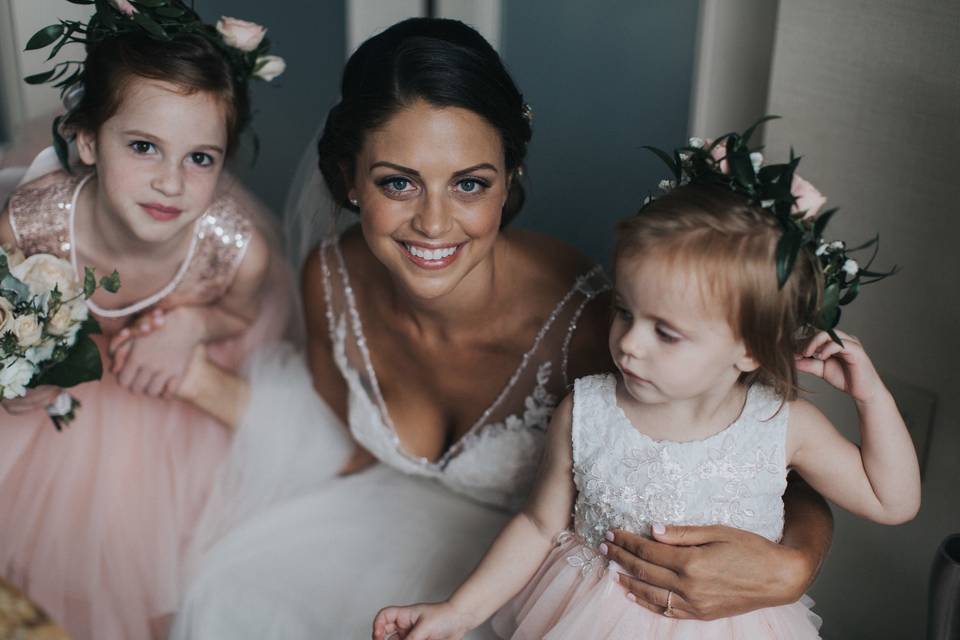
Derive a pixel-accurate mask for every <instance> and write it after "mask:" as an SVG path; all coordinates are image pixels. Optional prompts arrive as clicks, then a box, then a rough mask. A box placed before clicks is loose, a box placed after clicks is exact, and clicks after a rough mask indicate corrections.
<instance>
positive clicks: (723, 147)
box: [704, 138, 730, 174]
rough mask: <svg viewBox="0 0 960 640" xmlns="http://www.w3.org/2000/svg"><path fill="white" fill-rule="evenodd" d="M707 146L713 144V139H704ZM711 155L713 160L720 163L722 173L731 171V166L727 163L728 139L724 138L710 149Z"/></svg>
mask: <svg viewBox="0 0 960 640" xmlns="http://www.w3.org/2000/svg"><path fill="white" fill-rule="evenodd" d="M704 143H705V144H706V146H708V147H709V146H710V145H711V144H713V140H711V139H710V138H707V139H706V140H704ZM710 157H711V158H713V161H714V162H716V163H717V164H718V166H719V167H720V173H723V174H727V173H730V166H729V165H728V164H727V141H726V140H724V141H723V142H721V143H720V144H718V145H717V146H715V147H713V148H712V149H710Z"/></svg>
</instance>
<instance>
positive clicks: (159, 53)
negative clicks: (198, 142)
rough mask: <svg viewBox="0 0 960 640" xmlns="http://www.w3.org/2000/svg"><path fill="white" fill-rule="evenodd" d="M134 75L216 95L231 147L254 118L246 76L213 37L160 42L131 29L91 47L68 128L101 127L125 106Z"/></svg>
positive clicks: (186, 36)
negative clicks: (126, 90)
mask: <svg viewBox="0 0 960 640" xmlns="http://www.w3.org/2000/svg"><path fill="white" fill-rule="evenodd" d="M133 77H140V78H147V79H150V80H159V81H163V82H169V83H171V84H174V85H176V86H178V87H180V88H181V89H182V91H183V92H184V93H185V94H188V95H189V94H193V93H196V92H198V91H202V92H206V93H211V94H213V95H215V96H216V97H217V98H218V99H219V100H220V101H221V102H222V104H223V107H224V112H225V114H226V127H227V152H228V153H229V152H231V151H232V150H233V149H234V148H235V144H234V143H235V142H236V140H237V137H238V136H239V135H240V132H241V131H243V129H244V127H246V126H247V124H248V123H249V121H250V98H249V95H248V91H247V85H246V82H245V81H243V80H241V79H240V78H239V77H238V76H237V74H236V72H235V71H234V69H233V68H232V67H231V65H230V63H229V62H228V61H227V59H226V58H225V57H224V55H223V53H221V52H220V50H219V49H217V47H216V46H215V45H214V44H213V43H211V42H210V40H208V39H207V38H204V37H202V36H198V35H192V34H184V35H178V36H177V37H175V38H174V39H172V40H169V41H163V42H161V41H159V40H154V39H153V38H148V37H146V36H144V35H143V34H136V33H130V34H124V35H119V36H116V37H110V38H106V39H104V40H102V41H100V42H97V43H96V44H94V45H92V46H89V47H88V48H87V59H86V62H85V64H84V69H83V74H82V76H81V81H82V83H83V94H82V97H81V98H80V101H79V103H78V104H77V105H76V106H75V107H74V108H73V109H71V110H70V112H69V113H68V114H67V116H66V118H65V120H64V122H63V126H64V128H65V129H68V130H74V131H76V130H84V131H91V132H92V131H97V130H98V129H99V128H100V126H101V125H103V123H104V122H106V121H107V120H108V119H109V118H110V117H111V116H112V115H113V114H115V113H116V112H117V109H119V108H120V104H121V102H122V101H123V97H124V91H125V89H126V88H127V86H128V85H129V83H130V79H131V78H133Z"/></svg>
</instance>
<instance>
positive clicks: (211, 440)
mask: <svg viewBox="0 0 960 640" xmlns="http://www.w3.org/2000/svg"><path fill="white" fill-rule="evenodd" d="M103 343H104V341H103V340H99V341H98V344H100V346H101V350H102V347H103ZM220 351H221V352H223V353H226V352H227V351H230V350H229V349H228V350H226V351H224V350H222V349H221V350H220ZM233 355H236V354H235V353H234V354H233ZM224 359H226V360H230V359H231V358H230V357H229V354H228V355H227V356H226V357H225V358H221V359H220V360H221V361H223V360H224ZM105 362H106V360H105ZM71 394H72V395H73V396H74V397H75V398H77V399H78V400H80V402H81V404H82V406H81V408H80V409H79V411H78V412H77V417H76V420H74V421H73V422H72V423H71V424H70V425H69V427H67V428H65V429H64V430H63V431H62V432H60V433H58V432H57V431H56V430H55V429H54V427H53V425H52V424H51V422H50V420H49V418H48V417H47V416H46V414H44V413H40V412H37V413H33V414H30V415H27V416H10V415H9V414H7V413H5V412H2V411H0V571H2V572H3V574H4V575H5V576H6V577H7V578H8V579H10V580H12V581H14V582H15V583H16V584H17V585H18V586H20V587H21V588H22V589H24V591H26V592H27V594H28V595H29V596H30V597H31V598H32V599H33V600H35V601H36V602H38V603H39V604H40V605H42V606H43V607H44V608H45V609H46V610H47V612H48V613H50V615H51V616H52V617H53V618H54V619H55V620H56V621H57V622H59V623H60V624H61V625H62V626H63V627H64V628H65V629H66V630H67V631H68V632H69V633H70V635H71V637H72V638H74V639H75V640H86V639H93V638H96V639H97V640H115V639H116V640H139V639H141V638H144V639H145V638H151V637H156V636H157V635H158V633H160V632H158V630H160V629H163V625H164V617H165V616H167V615H168V614H170V613H172V612H173V611H174V609H175V607H176V605H177V602H178V600H179V597H180V588H181V584H180V583H181V580H182V575H181V573H182V570H183V558H184V552H185V550H186V547H187V543H188V541H189V538H190V533H191V531H192V528H193V526H194V524H195V522H196V520H197V518H198V516H199V514H200V512H201V510H202V509H203V507H204V504H205V501H206V499H207V495H208V493H209V491H210V488H211V486H212V484H213V480H214V476H215V473H216V471H217V468H218V466H219V465H220V463H221V461H222V460H223V459H224V458H225V456H226V453H227V450H228V445H229V433H228V431H227V430H226V428H225V427H223V426H222V425H220V424H219V423H217V422H216V421H215V420H213V419H212V418H209V417H208V416H206V414H203V413H201V412H200V411H198V410H196V409H194V408H193V407H191V406H189V405H187V404H184V403H183V402H180V401H178V400H162V399H156V398H150V397H147V396H143V395H134V394H132V393H130V392H129V391H127V390H125V389H123V388H121V387H120V386H118V384H117V382H116V378H115V377H114V376H113V375H112V374H110V373H108V372H105V373H104V377H103V379H102V380H100V381H98V382H91V383H87V384H83V385H80V386H77V387H75V388H73V389H71Z"/></svg>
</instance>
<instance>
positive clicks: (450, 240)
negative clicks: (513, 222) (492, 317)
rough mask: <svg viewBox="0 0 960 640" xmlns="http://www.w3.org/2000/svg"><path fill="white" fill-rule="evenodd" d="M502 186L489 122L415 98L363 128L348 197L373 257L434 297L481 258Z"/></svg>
mask: <svg viewBox="0 0 960 640" xmlns="http://www.w3.org/2000/svg"><path fill="white" fill-rule="evenodd" d="M508 189H509V176H508V175H507V171H506V167H505V165H504V153H503V145H502V142H501V140H500V135H499V133H498V132H497V130H496V129H494V128H493V127H492V126H491V125H490V124H489V123H488V122H487V121H486V120H485V119H483V118H482V117H481V116H479V115H477V114H476V113H474V112H472V111H469V110H466V109H461V108H458V107H435V106H432V105H430V104H428V103H426V102H424V101H417V102H416V103H414V104H413V105H412V106H411V107H409V108H406V109H403V110H402V111H400V112H398V113H397V114H395V115H394V116H393V117H392V118H390V120H388V121H387V123H386V124H385V125H384V126H383V127H382V128H380V129H377V130H375V131H371V132H370V133H368V134H367V137H366V140H365V141H364V145H363V148H362V149H361V151H360V154H359V155H358V157H357V162H356V166H355V174H354V184H353V188H352V189H351V191H350V194H349V195H350V197H351V198H353V199H356V200H357V203H358V205H359V207H360V220H361V226H362V228H363V235H364V237H365V238H366V241H367V244H368V245H369V246H370V250H371V251H372V252H373V253H374V255H376V256H377V258H378V259H379V260H380V261H381V262H382V263H383V264H384V265H385V266H386V267H387V268H388V269H389V270H390V272H391V273H392V274H393V276H394V278H395V279H396V280H397V283H398V284H399V285H400V286H402V287H403V288H404V289H405V290H406V291H407V293H409V294H410V295H413V296H415V297H418V298H423V299H434V298H438V297H440V296H443V295H444V294H446V293H449V292H450V291H452V290H453V289H455V288H456V287H457V286H458V285H460V284H461V283H462V282H464V281H465V280H467V279H469V278H468V276H469V275H470V274H471V273H479V270H478V269H477V268H478V266H482V265H484V264H489V260H490V257H491V255H492V251H493V245H494V243H495V242H496V239H497V234H498V232H499V228H500V216H501V214H502V211H503V205H504V203H505V202H506V199H507V192H508Z"/></svg>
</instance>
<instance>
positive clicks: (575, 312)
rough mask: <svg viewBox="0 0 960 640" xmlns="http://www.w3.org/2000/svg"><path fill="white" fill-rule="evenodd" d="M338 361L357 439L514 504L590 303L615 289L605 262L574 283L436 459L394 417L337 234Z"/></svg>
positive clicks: (330, 303)
mask: <svg viewBox="0 0 960 640" xmlns="http://www.w3.org/2000/svg"><path fill="white" fill-rule="evenodd" d="M320 252H321V264H322V266H323V276H324V278H323V279H324V293H325V296H326V309H327V321H328V326H329V327H330V339H331V342H332V345H333V354H334V359H335V360H336V363H337V366H338V368H339V370H340V372H341V373H342V375H343V377H344V379H345V380H346V381H347V385H348V395H349V398H348V400H349V402H348V404H349V415H348V419H349V426H350V431H351V433H352V434H353V437H354V438H355V439H356V440H357V441H358V442H360V443H361V444H362V445H363V446H364V447H365V448H367V449H368V450H369V451H370V452H371V453H373V454H374V455H375V456H376V457H377V458H378V459H379V460H380V461H381V462H383V463H386V464H389V465H391V466H393V467H395V468H397V469H399V470H400V471H403V472H405V473H410V474H414V475H421V476H427V477H431V478H435V479H437V480H438V481H440V482H441V483H443V484H444V485H446V486H447V487H449V488H451V489H453V490H455V491H458V492H460V493H463V494H466V495H468V496H470V497H472V498H474V499H476V500H480V501H482V502H486V503H489V504H493V505H496V506H500V507H506V508H510V509H516V508H518V507H519V506H520V505H522V503H523V501H524V499H525V498H526V495H527V493H528V491H529V489H530V487H531V485H532V484H533V479H534V475H535V473H536V470H537V466H538V463H539V459H540V454H541V451H542V448H543V440H544V432H545V430H546V427H547V423H548V421H549V419H550V415H551V414H552V413H553V409H554V408H555V407H556V405H557V403H558V402H559V400H560V399H561V397H562V395H563V394H564V393H565V390H566V388H567V387H568V384H569V383H568V381H567V371H566V369H567V353H568V350H569V346H570V341H571V338H572V336H573V332H574V330H575V329H576V325H577V321H578V319H579V318H580V315H581V313H582V312H583V309H584V307H585V306H586V304H587V302H589V301H590V300H591V299H593V298H594V297H595V296H596V295H597V294H599V293H601V292H602V291H605V290H607V289H608V288H609V282H608V280H607V278H606V276H605V275H604V273H603V271H602V269H601V268H600V267H596V268H594V269H592V270H590V271H589V272H588V273H585V274H583V275H582V276H580V277H579V278H577V279H576V281H575V282H573V283H572V285H571V287H570V289H569V291H568V292H567V294H566V295H565V296H564V297H563V298H562V299H561V300H559V301H558V303H557V305H556V307H555V308H554V309H553V312H552V313H551V314H550V315H549V317H548V318H547V320H546V321H545V323H544V324H543V326H542V327H541V329H540V331H539V333H538V334H537V337H536V338H535V340H534V342H533V344H532V345H531V346H530V349H529V350H528V351H527V352H526V353H525V354H524V355H523V356H522V358H521V359H520V362H519V363H518V366H517V369H516V371H515V372H514V374H513V375H512V376H511V378H510V380H509V381H508V382H507V383H506V385H505V387H504V388H503V389H502V391H501V392H500V393H499V394H498V396H497V397H496V398H492V399H491V400H492V401H491V404H490V405H489V406H488V407H487V409H486V410H485V411H484V412H483V414H482V415H481V416H480V417H479V418H478V419H477V421H476V422H475V423H474V425H473V426H472V427H471V428H470V429H469V431H468V432H467V434H466V435H465V436H464V437H462V438H461V439H460V440H458V441H457V442H456V443H455V444H454V445H453V446H452V447H450V449H448V450H447V452H446V453H444V455H443V456H442V457H441V458H440V459H439V460H437V461H436V462H432V461H430V460H428V459H426V458H418V457H415V456H412V455H410V454H409V453H407V452H406V451H405V450H404V448H403V444H402V443H401V442H400V439H399V437H398V436H397V433H396V430H395V429H394V427H393V424H392V423H391V421H390V415H389V412H388V411H387V407H386V403H385V402H384V399H383V396H382V394H381V392H380V388H379V384H378V382H377V375H376V372H375V371H374V369H373V365H372V362H371V358H370V353H369V350H368V347H367V343H366V339H365V337H364V334H363V322H362V319H361V318H360V315H359V313H358V312H357V305H356V300H355V299H354V292H353V289H352V287H351V286H350V277H349V274H348V272H347V268H346V264H345V262H344V259H343V256H342V254H341V252H340V249H339V242H338V239H337V238H332V239H330V240H328V241H326V242H325V243H324V244H323V245H322V247H321V248H320Z"/></svg>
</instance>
